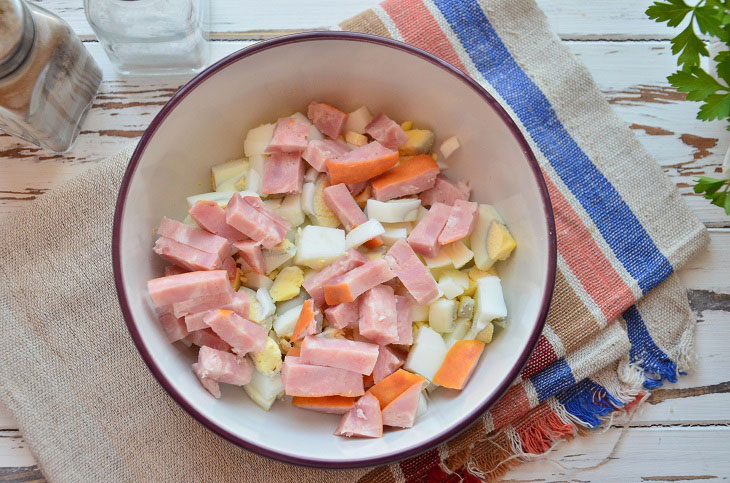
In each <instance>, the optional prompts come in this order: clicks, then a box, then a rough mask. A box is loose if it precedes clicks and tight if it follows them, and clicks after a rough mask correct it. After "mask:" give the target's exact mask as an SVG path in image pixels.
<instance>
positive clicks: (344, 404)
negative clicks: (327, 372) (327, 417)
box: [291, 396, 357, 414]
mask: <svg viewBox="0 0 730 483" xmlns="http://www.w3.org/2000/svg"><path fill="white" fill-rule="evenodd" d="M356 399H357V398H354V397H347V396H322V397H305V396H294V397H293V398H292V400H291V403H292V404H293V405H295V406H297V407H300V408H303V409H311V410H312V411H318V412H321V413H330V414H345V413H346V412H347V411H349V410H350V408H352V406H354V405H355V400H356Z"/></svg>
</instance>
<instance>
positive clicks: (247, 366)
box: [198, 347, 253, 386]
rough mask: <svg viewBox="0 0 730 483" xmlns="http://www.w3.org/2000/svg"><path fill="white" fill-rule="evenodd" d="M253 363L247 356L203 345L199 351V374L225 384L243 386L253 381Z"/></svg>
mask: <svg viewBox="0 0 730 483" xmlns="http://www.w3.org/2000/svg"><path fill="white" fill-rule="evenodd" d="M252 373H253V364H252V363H251V361H249V360H248V359H246V358H245V357H241V356H237V355H234V354H231V353H230V352H224V351H219V350H216V349H213V348H211V347H201V348H200V351H199V352H198V375H199V376H201V377H207V378H210V379H213V380H214V381H216V382H222V383H224V384H233V385H234V386H243V385H244V384H248V383H249V382H250V381H251V375H252Z"/></svg>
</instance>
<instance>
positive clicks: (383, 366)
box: [373, 345, 406, 384]
mask: <svg viewBox="0 0 730 483" xmlns="http://www.w3.org/2000/svg"><path fill="white" fill-rule="evenodd" d="M405 362H406V356H405V355H403V354H402V353H401V352H400V351H398V350H397V349H391V348H390V347H388V346H387V345H381V346H380V351H379V352H378V360H377V361H376V362H375V367H374V368H373V381H374V382H375V384H377V383H379V382H380V381H382V380H383V379H385V378H386V377H388V376H389V375H391V374H393V373H394V372H395V371H396V370H397V369H398V368H399V367H401V366H402V365H403V364H405Z"/></svg>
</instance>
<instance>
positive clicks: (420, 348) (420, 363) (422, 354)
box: [403, 326, 447, 381]
mask: <svg viewBox="0 0 730 483" xmlns="http://www.w3.org/2000/svg"><path fill="white" fill-rule="evenodd" d="M446 352H447V349H446V343H445V342H444V339H443V338H441V336H440V335H439V334H438V332H435V331H434V330H433V329H431V328H430V327H426V326H423V327H421V328H420V329H418V333H416V337H415V339H414V342H413V346H412V347H411V350H410V352H409V353H408V358H407V359H406V363H405V364H404V366H403V368H404V369H405V370H407V371H411V372H415V373H416V374H420V375H421V376H423V377H425V378H426V379H428V380H429V381H430V380H431V379H433V376H434V374H436V371H438V370H439V367H441V363H442V362H443V361H444V358H445V357H446Z"/></svg>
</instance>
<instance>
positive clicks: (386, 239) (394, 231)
mask: <svg viewBox="0 0 730 483" xmlns="http://www.w3.org/2000/svg"><path fill="white" fill-rule="evenodd" d="M383 228H385V227H383ZM407 236H408V231H407V230H406V229H405V228H385V229H384V231H383V235H382V236H381V238H382V240H383V243H384V244H385V245H387V246H391V245H393V244H395V242H397V241H398V240H401V239H405V238H406V237H407Z"/></svg>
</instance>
